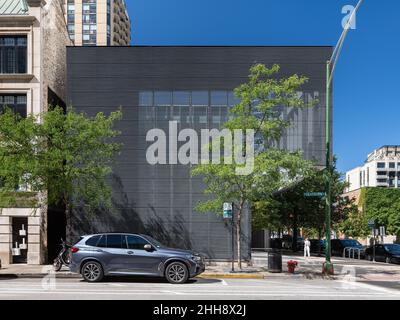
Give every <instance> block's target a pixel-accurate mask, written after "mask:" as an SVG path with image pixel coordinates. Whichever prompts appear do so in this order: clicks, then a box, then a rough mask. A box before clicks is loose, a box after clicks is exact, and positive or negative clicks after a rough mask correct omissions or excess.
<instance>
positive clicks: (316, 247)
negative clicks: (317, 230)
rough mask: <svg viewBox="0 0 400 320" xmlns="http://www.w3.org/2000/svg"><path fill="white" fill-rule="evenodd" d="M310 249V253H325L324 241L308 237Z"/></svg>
mask: <svg viewBox="0 0 400 320" xmlns="http://www.w3.org/2000/svg"><path fill="white" fill-rule="evenodd" d="M310 251H311V252H312V253H321V254H324V253H325V241H324V240H318V239H310Z"/></svg>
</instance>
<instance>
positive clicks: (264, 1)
mask: <svg viewBox="0 0 400 320" xmlns="http://www.w3.org/2000/svg"><path fill="white" fill-rule="evenodd" d="M356 2H357V0H345V1H342V0H323V1H322V0H196V1H195V0H127V6H128V11H129V15H130V17H131V19H132V29H133V44H136V45H335V44H336V42H337V40H338V37H339V36H340V33H341V31H342V29H341V21H342V19H343V17H344V15H343V14H342V7H343V6H344V5H348V4H351V5H355V4H356ZM399 12H400V1H398V0H380V1H377V0H364V3H363V5H362V6H361V7H360V10H359V13H358V15H357V29H356V30H351V32H350V34H349V36H348V38H347V42H346V44H345V47H344V49H343V53H342V56H341V58H340V61H339V64H338V67H337V70H336V74H335V79H334V153H335V154H336V155H337V156H338V157H339V164H338V165H339V169H340V170H341V171H345V170H348V169H350V168H352V167H355V166H358V165H360V164H362V162H363V161H364V160H365V158H366V155H367V154H368V153H369V152H371V151H372V150H373V149H375V148H377V147H379V146H382V145H387V144H400V130H399V127H400V125H399V122H400V108H399V102H398V100H397V97H398V95H399V93H400V81H399V80H400V57H399V52H400V36H399V35H400V19H399V16H398V15H399Z"/></svg>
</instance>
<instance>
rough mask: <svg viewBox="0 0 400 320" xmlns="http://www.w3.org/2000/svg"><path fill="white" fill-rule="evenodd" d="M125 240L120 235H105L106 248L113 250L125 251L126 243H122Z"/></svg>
mask: <svg viewBox="0 0 400 320" xmlns="http://www.w3.org/2000/svg"><path fill="white" fill-rule="evenodd" d="M122 240H125V237H123V236H122V235H121V234H108V235H107V248H114V249H126V243H125V241H124V243H123V242H122Z"/></svg>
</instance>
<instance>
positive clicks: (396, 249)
mask: <svg viewBox="0 0 400 320" xmlns="http://www.w3.org/2000/svg"><path fill="white" fill-rule="evenodd" d="M385 249H386V251H389V252H390V253H398V254H400V245H399V244H385Z"/></svg>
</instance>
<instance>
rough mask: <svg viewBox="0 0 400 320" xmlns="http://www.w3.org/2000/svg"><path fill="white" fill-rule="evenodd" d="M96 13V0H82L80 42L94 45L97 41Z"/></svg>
mask: <svg viewBox="0 0 400 320" xmlns="http://www.w3.org/2000/svg"><path fill="white" fill-rule="evenodd" d="M96 23H97V15H96V1H95V0H83V2H82V44H83V45H85V46H94V45H96V43H97V28H96Z"/></svg>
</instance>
